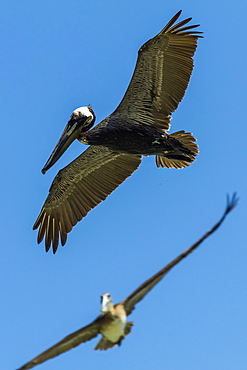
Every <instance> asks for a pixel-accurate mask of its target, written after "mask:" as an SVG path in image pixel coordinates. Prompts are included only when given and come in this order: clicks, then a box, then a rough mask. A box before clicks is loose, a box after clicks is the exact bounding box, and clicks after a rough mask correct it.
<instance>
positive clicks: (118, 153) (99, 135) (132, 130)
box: [33, 11, 202, 253]
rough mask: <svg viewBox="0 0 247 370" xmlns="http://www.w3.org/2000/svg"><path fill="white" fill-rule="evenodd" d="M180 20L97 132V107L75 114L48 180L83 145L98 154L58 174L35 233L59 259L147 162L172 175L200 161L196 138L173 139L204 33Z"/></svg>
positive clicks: (146, 55)
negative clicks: (75, 145) (85, 222)
mask: <svg viewBox="0 0 247 370" xmlns="http://www.w3.org/2000/svg"><path fill="white" fill-rule="evenodd" d="M180 14H181V11H179V12H178V13H177V14H176V15H175V16H174V17H173V18H172V19H171V20H170V21H169V22H168V23H167V25H166V26H165V27H164V28H163V30H162V31H161V32H160V33H159V34H158V35H157V36H155V37H154V38H152V39H151V40H149V41H148V42H146V43H145V44H144V45H142V47H141V48H140V50H139V52H138V59H137V63H136V67H135V71H134V74H133V76H132V79H131V81H130V84H129V87H128V89H127V91H126V93H125V95H124V97H123V99H122V101H121V103H120V104H119V106H118V107H117V109H116V110H115V111H114V112H113V113H112V114H111V115H109V116H108V117H106V118H105V119H104V120H103V121H101V122H100V123H99V124H98V125H97V126H95V128H93V129H92V130H89V129H90V128H91V127H92V126H93V125H94V122H95V114H94V112H93V110H92V108H91V107H90V106H87V107H80V108H77V109H75V110H74V112H73V113H72V115H71V117H70V120H69V121H68V124H67V126H66V127H65V129H64V131H63V133H62V135H61V137H60V139H59V141H58V143H57V145H56V147H55V149H54V150H53V152H52V154H51V156H50V158H49V159H48V161H47V163H46V164H45V166H44V168H43V169H42V173H45V172H46V171H47V170H48V169H49V168H50V167H52V166H53V164H54V163H55V162H56V161H57V160H58V159H59V158H60V156H61V155H62V154H63V153H64V151H65V150H66V149H67V148H68V147H69V145H70V144H71V143H72V142H73V141H74V140H75V139H78V140H79V141H80V142H82V143H84V144H88V145H90V147H89V148H88V149H87V150H86V151H84V152H83V153H82V154H81V155H80V156H79V157H78V158H76V159H75V160H74V161H73V162H71V163H70V164H69V165H68V166H66V167H65V168H63V169H62V170H61V171H59V172H58V174H57V176H56V177H55V179H54V181H53V183H52V185H51V188H50V190H49V195H48V197H47V199H46V201H45V203H44V205H43V208H42V209H41V212H40V214H39V216H38V218H37V220H36V222H35V224H34V226H33V229H37V228H39V232H38V243H40V242H41V241H42V240H43V238H44V236H45V247H46V251H48V250H49V249H50V247H51V245H52V248H53V253H56V251H57V248H58V244H59V237H60V240H61V244H62V245H64V244H65V243H66V239H67V234H68V233H69V232H70V231H71V229H72V227H73V226H74V225H75V224H76V223H77V222H78V221H80V220H81V219H82V218H83V217H85V216H86V214H87V213H88V212H89V211H90V210H91V209H92V208H94V207H95V206H97V205H98V204H99V203H100V202H101V201H102V200H104V199H105V198H106V197H107V196H108V195H109V194H110V193H111V192H112V191H113V190H115V189H116V188H117V187H118V186H119V185H120V184H121V183H122V182H123V181H124V180H125V179H126V178H127V177H129V176H130V175H131V174H132V173H133V172H134V171H135V170H136V169H137V168H138V166H139V165H140V163H141V158H142V156H143V155H145V156H146V155H156V164H157V166H158V167H160V166H161V167H168V168H183V167H187V166H189V165H190V164H191V162H193V161H194V160H195V156H196V155H197V154H198V147H197V145H196V143H195V141H196V139H195V138H194V137H193V136H192V134H191V133H187V132H185V131H178V132H174V133H172V134H168V133H167V132H166V131H167V130H169V128H170V123H169V122H170V119H171V117H170V114H171V113H172V112H173V111H174V110H175V109H176V108H177V106H178V104H179V102H180V101H181V100H182V98H183V96H184V93H185V90H186V88H187V86H188V83H189V80H190V76H191V73H192V69H193V59H192V57H193V55H194V53H195V50H196V47H197V39H198V38H199V37H201V36H200V35H199V34H200V33H202V32H197V31H194V28H195V27H198V26H199V25H189V26H185V25H186V24H187V23H188V22H189V21H190V20H191V19H192V18H188V19H185V20H183V21H181V22H179V23H177V24H175V25H174V23H175V22H176V20H177V19H178V17H179V16H180Z"/></svg>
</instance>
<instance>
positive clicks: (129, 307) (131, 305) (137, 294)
mask: <svg viewBox="0 0 247 370" xmlns="http://www.w3.org/2000/svg"><path fill="white" fill-rule="evenodd" d="M237 202H238V199H237V195H236V193H234V194H233V196H232V198H231V199H230V198H229V197H227V205H226V209H225V212H224V213H223V216H222V217H221V219H220V220H219V221H218V222H217V223H216V224H215V225H214V226H213V227H212V228H211V229H210V230H209V231H208V232H207V233H206V234H204V235H203V236H202V237H201V238H200V239H199V240H198V241H197V242H196V243H194V244H193V245H192V246H191V247H190V248H188V249H186V251H184V252H183V253H181V254H180V255H179V256H178V257H177V258H175V259H174V260H173V261H171V262H170V263H168V265H166V266H165V267H164V268H163V269H161V270H160V271H159V272H157V274H155V275H154V276H152V277H151V278H150V279H148V280H146V281H145V282H144V283H143V284H142V285H141V286H139V288H137V289H136V290H135V291H134V292H133V293H131V294H130V295H129V296H128V297H127V298H126V299H125V300H124V301H122V302H121V304H123V305H124V308H125V310H126V314H127V315H129V314H130V313H131V312H132V311H133V310H134V309H135V305H136V304H137V303H138V302H140V301H141V300H142V299H143V298H144V297H145V295H146V294H147V293H148V292H150V290H151V289H152V288H153V287H154V286H155V285H156V284H157V283H158V282H159V281H160V280H161V279H163V277H164V276H165V275H166V274H167V273H168V272H169V271H170V270H171V269H172V268H173V267H174V266H176V265H177V264H178V263H179V262H180V261H182V259H184V258H185V257H187V256H188V255H189V254H190V253H192V252H193V251H194V250H195V249H196V248H198V247H199V245H200V244H201V243H202V242H203V241H204V240H205V239H207V238H208V237H209V236H210V235H211V234H213V233H214V232H215V230H217V229H218V228H219V227H220V225H221V224H222V222H223V221H224V219H225V218H226V216H227V215H228V213H229V212H231V210H232V209H233V208H235V206H236V205H237Z"/></svg>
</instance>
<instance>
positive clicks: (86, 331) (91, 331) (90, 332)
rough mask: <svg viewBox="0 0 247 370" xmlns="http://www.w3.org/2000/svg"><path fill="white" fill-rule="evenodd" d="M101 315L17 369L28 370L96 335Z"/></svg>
mask: <svg viewBox="0 0 247 370" xmlns="http://www.w3.org/2000/svg"><path fill="white" fill-rule="evenodd" d="M100 321H101V317H100V316H99V317H98V318H97V319H96V320H95V321H93V322H92V323H91V324H89V325H87V326H85V327H84V328H82V329H79V330H77V331H76V332H74V333H72V334H70V335H68V336H67V337H65V338H64V339H63V340H61V341H60V342H58V343H57V344H55V345H54V346H52V347H50V348H49V349H47V350H46V351H44V352H42V353H41V354H40V355H38V356H37V357H35V358H33V359H32V360H31V361H29V362H27V363H26V364H25V365H23V366H22V367H20V368H19V369H17V370H28V369H32V368H33V367H34V366H36V365H39V364H42V362H45V361H47V360H49V359H51V358H53V357H56V356H58V355H61V354H62V353H64V352H66V351H69V350H70V349H72V348H74V347H76V346H79V344H81V343H85V342H87V341H88V340H90V339H93V338H95V337H97V335H98V334H99V330H100Z"/></svg>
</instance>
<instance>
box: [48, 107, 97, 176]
mask: <svg viewBox="0 0 247 370" xmlns="http://www.w3.org/2000/svg"><path fill="white" fill-rule="evenodd" d="M89 119H90V117H87V116H80V115H78V114H72V116H71V119H70V120H69V121H68V123H67V125H66V127H65V129H64V131H63V133H62V135H61V137H60V139H59V141H58V143H57V145H56V146H55V148H54V150H53V152H52V153H51V155H50V157H49V159H48V161H47V162H46V164H45V165H44V167H43V168H42V170H41V172H42V173H43V174H45V173H46V171H47V170H49V168H51V167H52V166H53V165H54V164H55V163H56V162H57V160H58V159H59V158H60V157H61V156H62V154H63V153H64V152H65V150H66V149H68V147H69V146H70V144H71V143H72V142H73V141H74V140H76V139H77V138H78V136H79V135H80V133H81V132H83V131H87V129H88V121H89ZM84 127H87V129H86V130H83V128H84Z"/></svg>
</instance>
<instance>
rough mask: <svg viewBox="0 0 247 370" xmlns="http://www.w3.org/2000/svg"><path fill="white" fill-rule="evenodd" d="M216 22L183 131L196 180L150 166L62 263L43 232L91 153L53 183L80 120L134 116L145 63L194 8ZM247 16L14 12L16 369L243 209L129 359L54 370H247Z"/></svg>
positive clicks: (9, 316)
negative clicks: (52, 160)
mask: <svg viewBox="0 0 247 370" xmlns="http://www.w3.org/2000/svg"><path fill="white" fill-rule="evenodd" d="M181 8H182V9H183V13H182V18H186V17H190V16H192V17H193V23H195V24H197V23H200V24H201V27H200V30H202V31H204V36H205V38H204V39H202V40H199V47H198V49H197V52H196V56H195V69H194V72H193V76H192V79H191V83H190V85H189V88H188V90H187V93H186V96H185V98H184V99H183V101H182V103H181V104H180V106H179V109H178V110H177V111H176V112H175V113H174V114H173V120H172V130H171V132H174V131H178V130H181V129H184V130H186V131H189V132H193V133H194V135H195V136H196V138H197V139H198V144H199V147H200V152H201V153H200V155H199V156H198V160H197V161H196V162H195V163H193V165H192V166H191V167H190V168H187V169H184V170H168V169H158V168H156V166H155V162H154V158H153V157H150V158H144V159H143V162H142V164H141V166H140V168H139V169H138V171H136V172H135V173H134V174H133V175H132V177H131V178H129V179H128V180H127V181H126V182H125V183H124V184H123V185H121V186H120V187H119V188H118V189H117V190H116V191H115V192H114V193H113V194H112V195H110V196H109V198H107V201H105V202H103V203H102V204H100V205H99V206H98V207H96V208H95V209H94V210H93V211H91V212H90V213H89V214H88V216H87V217H86V218H85V219H84V220H83V221H82V222H80V223H79V224H78V225H77V226H76V227H75V228H74V229H73V232H71V233H70V234H69V237H68V242H67V244H66V245H65V247H63V248H60V249H59V250H58V253H57V254H56V255H55V256H54V255H53V254H52V253H45V251H44V245H43V244H41V245H37V244H36V236H37V233H36V232H35V231H32V225H33V223H34V221H35V219H36V217H37V215H38V213H39V211H40V208H41V206H42V204H43V202H44V200H45V198H46V195H47V192H48V189H49V186H50V184H51V182H52V179H53V178H54V176H55V175H56V173H57V171H58V170H59V169H61V168H62V167H64V166H65V165H66V164H67V163H69V162H70V161H71V160H72V159H74V158H75V157H76V156H77V155H78V154H79V153H81V152H82V150H84V146H83V145H82V144H80V143H79V142H74V143H73V145H72V146H71V147H70V148H69V150H68V151H67V152H66V153H65V155H64V156H63V157H62V158H61V159H60V160H59V161H58V162H57V163H56V165H55V166H54V167H53V168H52V169H51V170H49V171H48V172H47V174H46V175H45V176H43V175H42V174H41V168H42V167H43V165H44V163H45V162H46V160H47V158H48V156H49V155H50V153H51V151H52V149H53V147H54V145H55V144H56V142H57V139H58V138H59V136H60V134H61V132H62V130H63V128H64V126H65V124H66V122H67V120H68V118H69V115H70V114H71V112H72V111H73V110H74V109H75V108H77V107H78V106H81V105H88V104H91V105H92V106H93V108H94V111H95V113H96V115H97V122H99V121H100V120H101V119H103V118H104V117H105V116H107V115H108V114H109V113H111V112H112V111H113V110H114V109H115V108H116V106H117V105H118V103H119V102H120V100H121V98H122V96H123V94H124V92H125V90H126V88H127V86H128V83H129V80H130V78H131V75H132V72H133V69H134V66H135V61H136V56H137V50H138V49H139V47H140V46H141V45H142V44H143V43H144V42H145V41H147V40H148V39H150V38H151V37H153V36H154V35H156V34H157V33H158V32H159V31H160V30H161V29H162V28H163V26H164V25H165V24H166V23H167V21H168V20H169V19H170V18H171V17H172V16H173V15H174V14H175V13H176V12H177V11H178V10H180V9H181ZM246 11H247V4H246V2H245V1H238V2H237V3H236V2H233V1H222V0H218V1H217V2H216V1H205V0H202V1H200V2H199V1H192V0H185V1H183V2H181V1H177V0H174V1H173V2H172V3H167V2H164V1H159V0H152V1H149V0H148V1H145V2H143V1H135V0H131V1H130V0H125V1H118V2H116V1H115V2H114V1H110V0H109V1H108V0H106V1H104V2H97V1H91V2H88V1H87V2H84V1H75V0H71V1H59V2H58V1H46V0H43V1H42V2H31V1H22V2H20V1H8V2H7V1H3V2H1V5H0V32H1V60H0V64H1V66H0V68H1V88H2V97H1V106H2V110H1V116H2V135H1V137H2V140H1V141H2V143H1V157H2V159H3V161H2V168H1V170H2V181H1V185H0V186H1V189H0V190H1V194H2V196H1V198H2V200H1V210H2V212H1V244H2V248H1V250H0V292H1V302H2V303H1V319H0V330H1V339H0V344H1V358H0V368H1V369H6V370H12V369H15V368H17V367H19V366H21V365H22V364H23V363H25V362H27V361H28V360H30V359H31V358H33V357H34V356H36V355H38V354H39V353H40V352H42V351H43V350H45V349H47V348H48V347H49V346H51V345H53V344H55V343H56V342H57V341H59V340H61V339H62V338H63V337H64V336H66V335H68V334H70V333H72V332H73V331H75V330H77V329H79V328H81V327H82V326H84V325H86V324H88V323H89V322H91V321H92V320H93V319H94V318H95V317H96V316H97V315H98V314H99V309H100V303H99V297H100V294H101V293H104V292H110V293H111V295H112V297H113V299H114V302H115V303H117V302H119V301H121V300H122V299H123V298H125V297H126V296H127V295H128V294H130V293H131V292H132V291H133V290H134V289H136V288H137V287H138V286H139V285H140V284H141V283H142V282H143V281H144V280H146V279H147V278H149V277H150V276H152V275H153V274H154V273H156V272H157V271H158V270H159V269H160V268H162V267H163V266H164V265H165V264H167V263H168V262H170V260H171V259H173V258H174V257H176V256H177V255H178V254H179V253H181V252H182V251H183V250H184V249H186V248H187V247H189V246H190V245H191V244H192V243H193V242H194V241H196V240H197V239H198V238H199V237H200V236H201V235H202V234H203V233H204V232H205V231H207V230H208V229H209V228H210V227H211V226H212V225H213V224H214V223H215V222H216V221H217V220H218V218H219V217H220V216H221V214H222V212H223V211H224V207H225V201H226V194H227V193H230V194H231V193H233V192H234V191H237V192H238V195H239V196H240V202H239V206H238V207H237V208H236V209H235V210H234V211H233V212H232V213H231V214H230V215H229V216H228V218H227V220H226V221H225V223H224V224H223V226H222V227H221V228H220V229H219V230H218V231H217V233H216V234H214V235H213V236H212V237H211V238H210V239H208V240H207V241H206V242H205V243H204V244H203V245H202V246H201V247H200V248H199V250H197V251H196V252H195V253H193V255H191V256H189V257H188V258H187V259H186V260H184V261H183V262H181V263H180V264H179V265H178V266H176V267H175V268H174V270H173V271H172V272H170V273H169V274H168V275H167V277H165V279H164V280H163V281H162V282H161V283H159V284H158V285H157V287H156V288H155V289H154V290H153V291H152V292H151V293H149V294H148V296H147V297H146V298H145V299H144V300H143V301H142V302H140V303H139V304H138V306H137V309H136V310H135V311H134V312H133V314H132V315H131V316H130V320H133V321H134V322H135V325H134V327H133V329H132V333H131V334H130V335H129V336H128V338H127V339H126V340H125V341H124V342H123V344H122V346H121V347H120V348H114V349H112V350H109V351H106V352H104V353H102V352H99V351H94V350H93V347H94V346H95V344H96V342H97V339H96V340H95V339H94V340H92V341H91V342H88V343H86V344H82V345H81V346H79V347H77V348H76V349H73V350H71V351H69V352H67V353H65V354H63V355H61V356H59V357H57V358H55V359H53V360H50V361H47V362H46V363H44V364H42V365H40V366H39V367H38V369H40V370H42V369H44V370H49V369H53V370H54V369H59V370H65V369H66V370H67V369H76V370H77V369H80V368H86V369H101V370H104V369H109V368H110V367H112V368H117V369H118V370H122V369H127V368H128V369H142V370H146V369H162V368H166V369H169V370H178V369H179V370H181V369H183V370H187V369H189V370H193V369H200V370H204V369H205V370H206V369H217V370H218V369H224V370H226V369H238V370H241V369H246V357H247V355H246V353H247V352H246V332H247V320H246V311H247V295H246V283H247V274H246V261H247V248H246V247H247V245H246V209H247V199H246V168H245V167H246V164H245V161H246V151H245V148H246V137H247V129H246V85H247V75H246V54H247V51H246V37H245V33H246Z"/></svg>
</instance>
